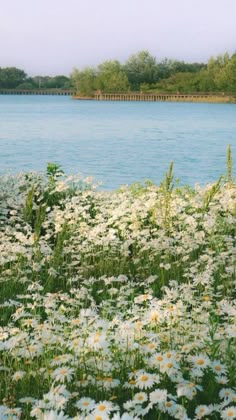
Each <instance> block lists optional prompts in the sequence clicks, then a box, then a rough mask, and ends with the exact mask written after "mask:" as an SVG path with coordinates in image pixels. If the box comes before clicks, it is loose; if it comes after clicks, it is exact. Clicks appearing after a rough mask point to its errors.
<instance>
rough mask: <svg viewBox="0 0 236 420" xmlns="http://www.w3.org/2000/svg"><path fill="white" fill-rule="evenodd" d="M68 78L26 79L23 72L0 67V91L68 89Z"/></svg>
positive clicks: (12, 68)
mask: <svg viewBox="0 0 236 420" xmlns="http://www.w3.org/2000/svg"><path fill="white" fill-rule="evenodd" d="M70 88H72V85H71V79H70V78H69V77H66V76H63V75H59V76H54V77H50V76H35V77H28V76H27V74H26V73H25V71H24V70H21V69H18V68H16V67H5V68H1V67H0V89H70Z"/></svg>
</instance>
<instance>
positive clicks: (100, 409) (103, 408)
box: [98, 404, 106, 411]
mask: <svg viewBox="0 0 236 420" xmlns="http://www.w3.org/2000/svg"><path fill="white" fill-rule="evenodd" d="M105 409H106V406H105V405H103V404H101V405H99V406H98V410H99V411H104V410H105Z"/></svg>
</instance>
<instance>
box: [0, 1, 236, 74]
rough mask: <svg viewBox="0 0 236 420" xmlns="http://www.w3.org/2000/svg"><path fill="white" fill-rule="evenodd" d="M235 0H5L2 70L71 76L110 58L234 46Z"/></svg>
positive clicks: (0, 16)
mask: <svg viewBox="0 0 236 420" xmlns="http://www.w3.org/2000/svg"><path fill="white" fill-rule="evenodd" d="M235 22H236V0H0V67H11V66H14V67H18V68H21V69H24V70H25V71H26V73H27V74H28V75H30V76H35V75H39V74H40V75H51V76H53V75H56V74H65V75H69V74H70V72H71V71H72V69H73V67H75V66H76V67H78V68H79V69H82V68H83V67H85V66H96V65H98V64H99V63H101V62H103V61H105V60H112V59H118V60H119V61H120V62H121V63H124V62H125V61H126V60H127V58H128V57H129V56H130V55H131V54H135V53H137V52H138V51H141V50H148V51H149V52H150V53H151V54H152V55H154V56H155V57H156V58H157V61H159V60H162V59H163V58H165V57H167V58H172V59H178V60H184V61H187V62H195V61H197V62H207V60H208V58H209V57H210V56H212V55H213V56H216V55H218V54H221V53H224V52H226V51H228V52H229V53H230V54H232V53H233V52H235V51H236V23H235Z"/></svg>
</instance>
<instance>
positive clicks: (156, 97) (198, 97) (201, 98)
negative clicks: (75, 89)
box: [72, 92, 236, 104]
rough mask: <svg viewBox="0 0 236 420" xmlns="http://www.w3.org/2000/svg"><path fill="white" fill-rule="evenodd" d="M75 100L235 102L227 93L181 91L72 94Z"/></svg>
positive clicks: (235, 98)
mask: <svg viewBox="0 0 236 420" xmlns="http://www.w3.org/2000/svg"><path fill="white" fill-rule="evenodd" d="M72 99H75V100H97V101H128V102H131V101H134V102H136V101H139V102H140V101H145V102H199V103H201V102H202V103H232V104H233V103H236V94H235V96H231V95H227V94H201V93H199V94H182V93H176V94H173V93H137V92H127V93H95V95H94V96H79V95H73V96H72Z"/></svg>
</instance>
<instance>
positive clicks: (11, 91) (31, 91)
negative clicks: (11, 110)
mask: <svg viewBox="0 0 236 420" xmlns="http://www.w3.org/2000/svg"><path fill="white" fill-rule="evenodd" d="M75 94H76V92H75V91H74V90H73V89H1V88H0V95H59V96H73V95H75Z"/></svg>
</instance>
